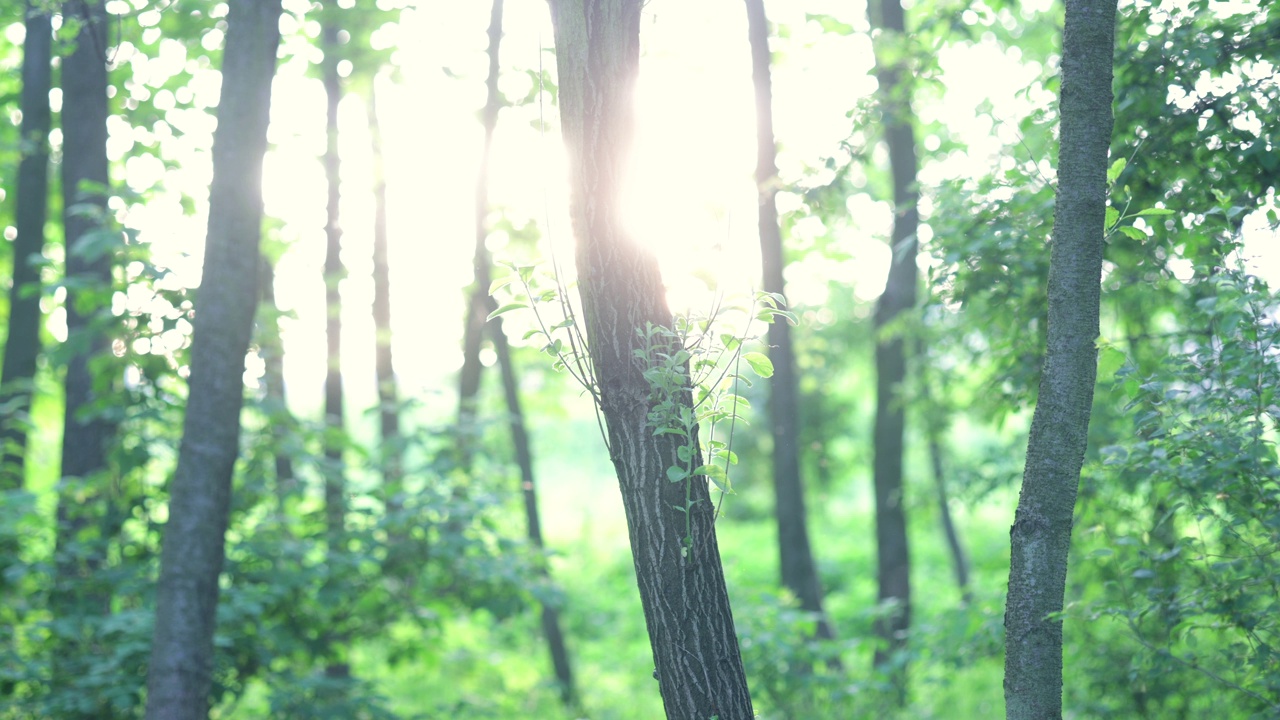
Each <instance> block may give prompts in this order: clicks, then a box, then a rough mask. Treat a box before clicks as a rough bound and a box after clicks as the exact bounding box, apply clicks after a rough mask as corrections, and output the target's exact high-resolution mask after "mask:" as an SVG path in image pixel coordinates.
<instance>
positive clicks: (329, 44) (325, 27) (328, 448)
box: [320, 1, 351, 678]
mask: <svg viewBox="0 0 1280 720" xmlns="http://www.w3.org/2000/svg"><path fill="white" fill-rule="evenodd" d="M341 7H342V6H341V4H340V3H338V2H329V1H326V2H325V3H324V4H323V12H322V15H321V18H320V48H321V50H322V51H323V53H324V57H323V59H322V60H321V62H320V78H321V82H322V83H323V85H324V95H325V138H326V143H325V152H324V177H325V185H326V187H327V199H326V205H325V225H324V235H325V253H324V286H325V294H324V299H325V309H326V313H325V336H326V339H327V351H326V354H325V357H326V364H325V376H324V424H325V435H324V473H323V474H324V509H325V524H326V531H327V532H326V535H327V538H326V539H327V542H328V551H329V555H330V558H331V565H335V564H336V563H334V562H333V560H332V559H333V558H336V556H337V555H338V554H340V553H341V552H342V551H343V547H344V542H343V536H344V534H345V532H346V517H347V500H346V492H347V479H346V474H347V469H346V463H345V461H344V458H343V455H344V450H345V446H346V440H345V434H344V433H345V417H346V408H345V402H344V397H343V382H342V380H343V378H342V294H341V285H342V281H343V280H344V279H345V278H346V267H345V266H344V265H343V263H342V223H341V214H340V207H341V205H342V174H341V160H340V157H339V152H338V137H339V136H338V108H339V106H340V105H341V103H342V95H343V82H342V76H341V75H340V74H339V71H338V65H339V63H340V62H341V60H342V59H341V57H340V55H341V50H340V47H341V44H342V39H341V35H342V26H341V25H340V23H339V19H340V18H339V15H338V13H339V12H340V11H341ZM330 582H333V583H341V582H342V580H341V578H340V577H338V576H332V577H331V578H330ZM325 632H326V633H327V635H326V638H325V643H324V644H325V647H324V648H323V650H322V652H324V653H325V654H327V655H328V659H329V662H328V664H327V665H326V666H325V675H327V676H329V677H331V678H347V677H349V676H350V675H351V666H350V665H349V664H348V663H347V662H346V661H345V660H343V659H341V657H340V655H341V653H342V652H343V648H342V645H343V644H344V638H342V637H341V635H342V633H341V632H338V631H335V630H334V629H332V628H331V629H328V630H326V631H325Z"/></svg>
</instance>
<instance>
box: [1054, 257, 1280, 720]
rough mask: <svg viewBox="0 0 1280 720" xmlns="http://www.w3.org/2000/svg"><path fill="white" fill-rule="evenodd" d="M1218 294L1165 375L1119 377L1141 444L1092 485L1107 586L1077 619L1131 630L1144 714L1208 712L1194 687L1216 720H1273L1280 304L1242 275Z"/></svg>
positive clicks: (1092, 538)
mask: <svg viewBox="0 0 1280 720" xmlns="http://www.w3.org/2000/svg"><path fill="white" fill-rule="evenodd" d="M1204 284H1205V285H1206V288H1205V293H1206V296H1205V297H1203V298H1202V299H1201V300H1199V301H1198V302H1196V303H1195V305H1194V310H1193V311H1192V313H1191V314H1190V315H1189V317H1188V318H1187V321H1188V324H1189V326H1190V327H1199V328H1202V329H1203V330H1202V332H1201V333H1198V334H1196V335H1194V336H1191V337H1189V339H1188V341H1187V342H1186V343H1185V345H1184V346H1183V349H1181V350H1180V351H1178V352H1174V353H1173V354H1171V355H1170V356H1169V357H1168V358H1167V359H1166V360H1165V361H1164V362H1163V363H1162V365H1161V367H1160V368H1159V370H1158V371H1157V372H1155V373H1153V374H1151V375H1147V376H1142V375H1139V374H1137V373H1136V372H1134V371H1133V368H1132V367H1129V368H1126V369H1122V370H1121V371H1120V372H1119V373H1117V374H1116V379H1115V382H1114V387H1115V389H1116V391H1117V392H1118V393H1121V394H1123V396H1124V397H1125V398H1126V399H1127V400H1128V404H1127V405H1126V407H1125V411H1126V414H1127V415H1128V416H1129V417H1132V418H1133V420H1132V423H1133V429H1132V433H1131V434H1130V435H1129V437H1128V438H1126V439H1125V440H1124V441H1122V442H1120V443H1118V444H1115V445H1111V446H1109V447H1106V448H1103V451H1102V461H1101V465H1100V466H1099V467H1096V468H1095V470H1094V472H1093V473H1091V478H1090V482H1089V483H1088V485H1087V486H1086V505H1085V507H1086V512H1087V517H1089V518H1090V519H1091V520H1092V521H1093V522H1096V523H1098V524H1096V525H1095V526H1094V527H1093V528H1092V530H1091V531H1090V532H1089V533H1088V534H1087V547H1088V548H1092V552H1091V553H1090V554H1089V563H1088V570H1087V572H1088V574H1089V575H1092V576H1096V577H1098V578H1099V579H1101V580H1102V582H1103V585H1102V592H1101V593H1100V595H1099V596H1096V597H1094V598H1093V599H1092V600H1091V602H1090V603H1088V604H1087V605H1084V606H1081V607H1079V608H1078V609H1077V611H1076V612H1077V613H1078V614H1081V615H1087V616H1088V617H1090V618H1101V617H1106V618H1111V619H1113V620H1115V621H1116V622H1117V623H1118V625H1119V627H1120V628H1122V631H1121V632H1120V633H1118V635H1115V634H1112V637H1113V639H1112V641H1111V643H1110V645H1111V646H1112V647H1113V648H1115V649H1114V650H1113V651H1112V652H1111V653H1110V654H1111V655H1112V656H1113V657H1117V659H1119V658H1126V657H1127V662H1125V665H1127V667H1128V673H1129V680H1130V683H1131V684H1132V685H1133V686H1134V688H1135V689H1134V690H1133V692H1132V695H1131V700H1132V702H1133V703H1134V704H1135V706H1136V707H1137V709H1139V710H1141V709H1143V708H1147V709H1148V710H1151V709H1154V708H1164V709H1165V710H1166V711H1168V712H1173V711H1174V710H1175V709H1177V708H1181V712H1184V713H1185V712H1192V713H1199V712H1209V711H1210V710H1209V706H1207V705H1204V706H1202V705H1199V704H1197V701H1196V693H1191V692H1188V691H1187V690H1188V688H1189V687H1196V688H1202V691H1203V693H1205V694H1206V695H1207V696H1208V695H1211V696H1212V697H1214V698H1215V699H1214V703H1213V707H1214V710H1212V712H1216V713H1222V712H1226V709H1227V708H1228V707H1229V708H1233V709H1234V710H1235V711H1236V712H1238V713H1242V715H1241V716H1244V717H1266V716H1270V715H1272V714H1274V713H1275V712H1277V711H1280V658H1277V656H1276V654H1275V652H1274V650H1273V648H1275V647H1276V645H1277V643H1278V642H1280V612H1278V611H1280V606H1278V605H1277V604H1276V603H1277V600H1276V598H1277V597H1278V596H1280V593H1278V592H1277V590H1278V589H1280V533H1278V532H1277V529H1280V509H1278V508H1280V472H1278V471H1277V452H1276V445H1275V443H1276V433H1275V423H1276V420H1277V418H1280V406H1278V405H1277V403H1276V402H1275V392H1276V388H1277V387H1278V386H1280V357H1278V356H1277V353H1276V350H1277V348H1278V347H1280V326H1277V323H1276V312H1277V310H1278V309H1280V298H1278V297H1277V296H1276V295H1275V294H1274V293H1273V292H1272V291H1270V290H1269V289H1267V288H1266V287H1265V286H1264V285H1263V284H1262V283H1261V281H1259V280H1258V279H1256V278H1253V277H1250V276H1247V275H1244V274H1242V273H1239V272H1236V271H1229V272H1225V271H1224V272H1221V273H1219V274H1218V275H1216V276H1214V277H1213V278H1211V279H1209V280H1206V281H1205V283H1204ZM1141 498H1148V501H1147V502H1145V503H1144V502H1140V501H1139V502H1136V503H1135V502H1134V500H1133V499H1141ZM1108 502H1109V503H1111V504H1110V505H1109V506H1108V505H1107V503H1108ZM1099 503H1101V505H1100V504H1099ZM1122 638H1123V640H1124V642H1123V643H1122V642H1120V641H1121V639H1122ZM1117 646H1119V647H1117ZM1113 662H1114V661H1113ZM1109 695H1110V693H1109ZM1122 697H1123V696H1122ZM1119 707H1120V708H1123V707H1124V705H1123V704H1122V705H1120V706H1119Z"/></svg>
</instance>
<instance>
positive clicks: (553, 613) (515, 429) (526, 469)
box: [491, 307, 578, 707]
mask: <svg viewBox="0 0 1280 720" xmlns="http://www.w3.org/2000/svg"><path fill="white" fill-rule="evenodd" d="M494 309H496V307H495V308H494ZM491 328H492V331H493V344H494V347H495V348H496V349H497V354H498V365H499V368H500V369H501V371H502V390H503V393H504V394H505V396H506V402H507V415H508V417H509V418H510V422H511V444H512V447H514V449H515V454H516V465H518V466H519V468H520V490H521V494H523V495H524V517H525V521H526V525H527V527H528V530H529V542H530V543H531V544H532V545H533V546H534V547H535V548H537V549H539V550H541V549H542V548H543V544H542V522H541V521H540V520H539V518H538V486H537V483H536V482H535V480H534V475H533V452H532V451H531V449H530V447H529V433H528V432H527V431H526V430H525V425H524V410H523V409H522V408H521V406H520V385H519V383H518V382H517V380H516V371H515V365H514V363H513V362H512V359H511V348H510V346H509V345H508V344H507V336H506V334H505V332H504V331H503V329H502V318H494V319H493V321H492V323H491ZM541 573H542V575H543V577H546V576H547V574H548V573H547V569H546V567H542V568H541ZM542 634H543V635H544V636H546V638H547V650H548V651H549V652H550V653H551V666H552V668H553V669H554V670H555V674H556V683H557V684H558V685H559V686H560V699H561V700H562V701H563V702H564V704H565V705H569V706H571V707H572V706H574V705H576V704H577V695H578V693H577V688H576V687H575V686H574V682H573V668H572V666H571V665H570V663H569V650H568V648H567V647H566V646H565V642H564V632H563V631H562V630H561V628H560V611H559V610H557V609H556V608H554V607H552V606H551V605H547V604H545V603H544V604H543V606H542Z"/></svg>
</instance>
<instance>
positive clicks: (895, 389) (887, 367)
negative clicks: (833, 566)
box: [868, 0, 920, 702]
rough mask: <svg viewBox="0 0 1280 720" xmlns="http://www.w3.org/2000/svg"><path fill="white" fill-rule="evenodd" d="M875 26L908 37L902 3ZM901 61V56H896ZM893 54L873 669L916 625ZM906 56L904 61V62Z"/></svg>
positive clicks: (903, 228)
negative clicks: (881, 609)
mask: <svg viewBox="0 0 1280 720" xmlns="http://www.w3.org/2000/svg"><path fill="white" fill-rule="evenodd" d="M877 9H878V14H879V16H880V17H879V18H878V20H879V21H878V22H876V18H875V17H874V16H875V15H876V14H877V12H876V11H877ZM868 12H869V13H871V14H872V16H873V24H874V25H876V26H878V27H880V28H881V31H882V33H883V36H884V39H885V40H886V41H888V42H891V43H901V42H902V41H903V40H904V39H905V38H906V18H905V17H904V14H903V10H902V5H901V4H900V2H899V0H880V2H879V6H878V8H873V7H872V6H871V5H868ZM896 54H897V56H898V57H901V56H902V55H903V53H902V52H901V51H900V50H899V52H898V53H896ZM889 55H890V53H885V52H878V53H877V59H876V77H877V79H878V80H879V81H880V108H881V115H882V116H883V118H884V125H883V126H884V141H885V144H886V145H887V146H888V148H889V166H890V170H891V171H892V173H893V211H894V212H893V235H892V237H891V242H890V246H891V247H892V250H893V258H892V261H891V263H890V265H889V278H888V281H887V282H886V283H885V288H884V294H883V295H881V296H880V300H879V302H877V303H876V314H875V328H876V419H875V439H874V445H873V450H874V454H875V466H874V477H875V503H876V557H877V561H878V562H877V566H876V567H877V573H876V575H877V579H878V581H879V586H880V590H879V599H880V602H881V603H892V606H891V607H890V608H889V614H888V615H887V616H886V617H884V618H883V619H882V620H881V621H880V622H878V623H877V634H878V635H879V636H880V640H881V645H880V647H878V648H877V649H876V654H875V664H876V667H882V668H883V667H888V666H889V663H890V661H891V660H892V658H893V656H894V655H897V654H900V653H902V652H903V651H904V650H905V649H906V644H907V631H908V629H909V628H910V627H911V556H910V552H909V549H910V548H909V545H908V542H907V517H906V512H905V508H904V507H903V501H904V493H905V491H904V486H903V481H902V453H903V430H904V426H905V424H906V415H905V412H904V410H905V408H904V407H903V400H904V399H903V394H902V387H903V385H902V383H903V380H904V379H905V378H906V374H907V353H906V343H905V341H904V340H903V337H902V335H901V333H897V332H893V331H892V328H890V329H889V331H888V332H886V327H887V326H889V325H890V324H891V323H893V321H894V320H897V319H898V318H899V317H900V316H901V315H902V313H904V312H906V311H909V310H911V309H912V308H913V307H915V304H916V285H917V283H918V282H919V280H918V278H917V275H918V273H917V270H916V249H917V246H918V242H917V239H916V229H917V227H918V226H919V224H920V216H919V213H918V211H917V208H916V203H917V201H918V200H919V195H920V193H919V191H918V189H917V188H916V170H917V166H918V161H917V159H916V141H915V132H914V130H913V129H912V115H911V83H910V71H909V69H908V68H907V67H905V63H904V62H903V60H897V61H893V62H886V61H885V57H886V56H889ZM904 59H905V58H904ZM893 667H894V668H895V669H894V676H895V677H894V684H895V686H896V688H897V693H898V701H899V702H902V701H904V700H905V698H906V664H905V662H904V663H894V665H893Z"/></svg>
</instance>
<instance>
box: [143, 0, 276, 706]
mask: <svg viewBox="0 0 1280 720" xmlns="http://www.w3.org/2000/svg"><path fill="white" fill-rule="evenodd" d="M279 18H280V0H231V8H230V12H229V14H228V18H227V23H228V27H227V35H226V38H227V39H226V50H225V52H224V53H223V66H222V100H221V102H220V103H219V105H218V128H217V130H215V131H214V140H213V184H212V186H211V187H210V189H209V234H208V240H207V242H206V244H205V257H204V279H203V280H202V281H201V284H200V293H199V297H198V298H197V303H198V305H197V306H198V309H199V312H197V313H196V317H195V321H194V325H195V330H194V333H195V334H194V336H193V338H192V341H191V380H190V392H189V394H188V398H187V412H186V418H185V420H184V422H183V429H182V445H181V447H180V448H179V451H178V467H177V470H176V472H175V473H174V478H173V483H172V485H171V488H170V497H169V522H168V524H167V525H166V526H165V532H164V547H163V550H162V553H161V556H160V581H159V586H158V590H157V600H156V622H155V637H154V639H153V641H152V644H151V663H150V670H149V672H148V676H147V719H148V720H205V718H207V717H208V711H209V687H210V680H211V677H212V671H213V633H214V625H215V617H216V610H217V606H218V576H219V574H220V573H221V572H222V561H223V557H224V550H225V547H224V544H225V535H226V530H227V517H228V513H229V511H230V505H231V475H232V471H233V470H234V468H235V462H236V456H237V455H238V451H239V438H240V408H241V405H242V404H243V401H244V381H243V375H244V358H245V353H246V352H247V351H248V347H249V337H250V335H251V334H252V331H253V316H254V310H255V305H256V304H257V298H258V292H257V291H258V281H257V273H258V265H259V262H260V260H259V241H260V239H261V234H262V158H263V155H264V154H265V153H266V149H267V120H268V115H269V108H270V103H271V78H272V76H273V75H274V74H275V66H276V50H277V47H278V46H279V42H280V31H279Z"/></svg>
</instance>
